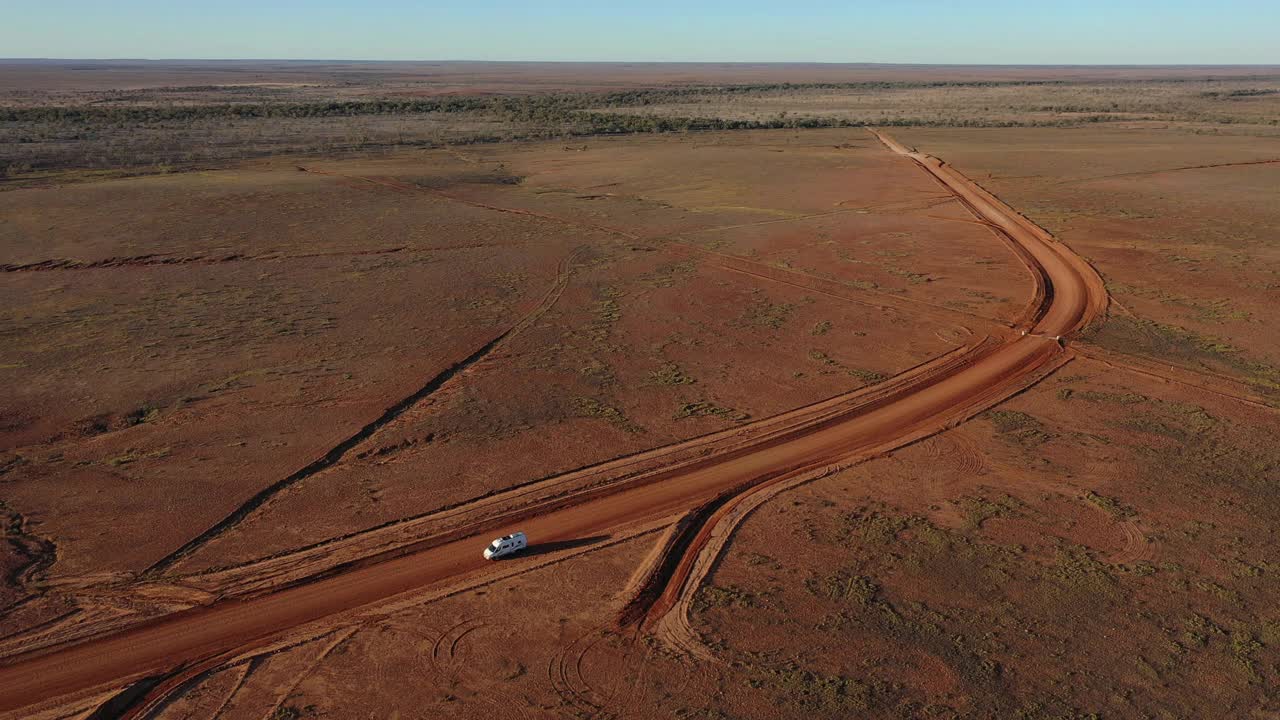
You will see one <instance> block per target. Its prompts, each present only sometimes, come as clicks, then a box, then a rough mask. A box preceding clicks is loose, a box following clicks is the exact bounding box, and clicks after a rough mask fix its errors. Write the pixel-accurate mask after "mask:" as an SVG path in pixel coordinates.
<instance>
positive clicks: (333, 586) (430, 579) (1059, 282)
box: [0, 136, 1106, 712]
mask: <svg viewBox="0 0 1280 720" xmlns="http://www.w3.org/2000/svg"><path fill="white" fill-rule="evenodd" d="M881 139H882V140H884V141H885V144H886V145H888V146H889V147H890V148H891V149H893V150H894V151H896V152H899V153H900V154H903V155H905V156H907V157H909V158H911V159H912V160H913V161H914V162H916V163H918V164H919V165H920V166H921V167H922V168H924V169H926V170H927V171H928V172H930V173H931V174H933V176H934V177H935V178H937V179H938V180H939V182H940V183H942V184H943V185H944V186H946V187H947V188H948V189H949V190H950V191H952V192H953V193H955V194H956V195H957V196H958V197H959V198H960V199H961V200H962V202H964V203H965V204H966V205H967V206H968V207H969V208H970V209H971V210H972V211H974V212H975V214H976V215H978V216H979V217H980V218H982V219H984V220H986V221H987V222H988V223H990V224H991V226H992V227H993V229H994V230H996V231H997V232H998V233H999V234H1001V235H1003V236H1004V237H1005V238H1006V239H1007V240H1009V241H1010V242H1011V243H1012V244H1013V245H1014V246H1016V248H1017V249H1018V250H1019V251H1020V254H1022V255H1023V258H1024V260H1025V261H1027V263H1028V266H1029V267H1030V268H1031V269H1032V271H1033V273H1035V274H1037V275H1038V276H1039V278H1040V279H1041V280H1042V282H1043V288H1044V293H1043V296H1044V297H1043V301H1042V302H1041V301H1040V298H1036V301H1037V302H1036V304H1037V305H1038V310H1037V311H1036V312H1035V313H1034V314H1033V316H1032V318H1030V322H1034V325H1032V326H1031V327H1029V328H1027V329H1028V331H1029V332H1028V334H1026V335H1025V336H1022V337H1018V338H1016V339H1014V340H1011V341H1008V342H1005V343H1003V344H995V345H977V346H975V347H974V348H973V349H972V350H971V351H970V352H969V354H968V355H967V356H966V357H965V358H964V361H963V362H958V363H950V364H947V365H946V366H945V367H944V368H943V369H942V370H940V371H938V372H923V373H920V374H918V375H917V376H915V377H913V378H912V379H911V380H910V381H909V382H907V383H904V384H903V385H902V386H901V387H900V388H899V389H898V390H897V391H896V392H894V393H892V394H890V395H888V396H887V397H885V398H883V399H880V400H878V401H877V402H874V403H870V404H868V405H867V406H864V407H862V408H859V409H857V410H855V411H852V412H850V413H848V414H845V415H838V416H836V417H833V418H829V419H826V420H824V421H822V422H818V423H815V424H812V425H806V426H803V427H800V428H796V429H794V430H793V431H791V432H789V433H786V434H784V435H782V436H779V437H774V438H771V439H769V440H768V441H767V442H764V443H761V444H760V445H757V446H754V447H748V448H745V449H741V450H737V451H733V452H729V453H725V454H722V455H718V456H711V457H708V458H707V459H706V460H704V461H701V462H698V463H694V464H692V465H690V466H687V467H684V468H680V469H678V470H672V471H669V472H666V473H662V474H661V475H660V476H659V479H660V481H657V482H654V481H653V480H652V479H650V480H649V481H647V482H645V483H644V484H642V485H632V486H626V485H623V486H621V487H620V488H619V489H618V491H617V492H614V493H612V494H609V495H606V496H603V497H595V498H592V499H588V500H586V501H584V502H580V503H577V504H574V505H569V506H567V507H563V508H560V509H556V510H553V511H550V512H548V513H546V514H543V515H541V516H538V517H535V518H533V519H526V520H521V521H520V527H519V529H522V530H524V531H525V532H527V533H528V534H529V536H530V537H531V538H532V539H533V542H534V544H535V545H537V544H547V543H554V542H557V541H572V540H579V541H581V540H582V539H584V538H591V537H594V536H600V535H605V534H608V533H610V532H613V531H617V530H619V529H621V528H623V527H626V526H628V525H634V524H636V523H640V522H644V521H648V520H654V519H657V518H663V517H668V516H672V515H674V514H677V513H680V512H683V511H686V510H688V509H689V508H691V507H695V506H698V505H700V504H702V503H705V502H707V501H709V500H711V499H713V498H716V497H718V496H721V495H723V494H724V493H726V492H731V491H734V490H746V489H748V488H751V487H754V486H758V485H761V484H764V483H766V482H768V481H769V480H771V479H776V478H778V477H780V476H783V475H787V474H791V473H794V472H796V471H803V470H806V469H810V468H816V467H822V466H824V465H827V464H830V463H833V462H836V461H838V460H840V459H841V458H845V457H848V456H850V455H853V454H857V453H863V452H867V451H872V450H875V449H879V448H886V449H887V448H888V447H893V446H895V445H896V444H901V442H903V440H904V439H909V438H914V437H919V436H920V435H921V434H922V433H926V432H930V431H932V430H935V429H938V428H939V427H941V426H943V425H945V424H946V423H947V422H949V421H951V420H953V419H954V418H956V417H963V416H965V414H966V412H972V411H973V408H975V407H982V406H985V405H986V404H988V403H990V402H991V401H992V400H993V398H997V399H998V398H1001V397H1004V396H1006V395H1008V394H1010V393H1011V392H1013V391H1014V389H1015V388H1017V387H1019V385H1018V383H1019V381H1022V380H1025V378H1027V377H1029V376H1031V375H1033V374H1034V373H1035V372H1036V371H1037V369H1040V368H1043V367H1044V366H1046V365H1047V364H1049V363H1051V362H1053V361H1054V360H1055V359H1057V357H1058V356H1059V354H1060V353H1061V352H1062V350H1061V347H1060V345H1059V343H1058V341H1057V340H1055V339H1051V338H1055V337H1057V336H1062V335H1066V334H1069V333H1071V332H1074V331H1076V330H1078V329H1080V328H1081V327H1083V326H1084V325H1085V324H1086V323H1088V322H1089V321H1090V320H1092V319H1093V318H1094V317H1096V316H1097V315H1098V314H1099V313H1100V312H1101V311H1102V309H1103V308H1104V307H1105V303H1106V293H1105V289H1104V288H1103V286H1102V282H1101V279H1100V278H1099V277H1098V276H1097V274H1096V273H1095V272H1094V271H1093V270H1092V268H1090V267H1089V266H1088V264H1087V263H1085V262H1084V261H1083V260H1082V259H1081V258H1080V257H1078V256H1077V255H1075V254H1074V253H1072V252H1071V251H1070V250H1069V249H1068V248H1066V247H1065V246H1063V245H1061V244H1060V243H1057V242H1056V241H1054V240H1053V239H1052V238H1051V237H1050V236H1049V235H1048V234H1047V233H1045V232H1044V231H1043V230H1041V229H1039V228H1038V227H1036V226H1035V225H1033V224H1032V223H1030V222H1029V221H1027V220H1026V219H1025V218H1022V217H1021V216H1020V215H1018V214H1017V213H1016V212H1014V211H1013V210H1012V209H1010V208H1008V207H1007V206H1005V205H1004V204H1003V203H1001V202H1000V201H999V200H997V199H996V198H994V197H993V196H991V195H989V194H988V193H986V192H985V191H983V190H981V189H980V188H978V187H977V186H976V185H974V184H973V183H972V182H970V181H969V180H967V179H966V178H964V177H963V176H960V175H959V174H958V173H956V172H955V171H953V170H951V169H950V168H949V167H948V166H946V165H945V164H944V163H942V162H940V161H938V160H936V159H934V158H930V157H927V156H923V155H918V154H915V153H911V152H909V151H907V150H906V149H905V148H903V147H901V146H900V145H897V144H896V143H895V142H893V141H892V140H891V139H889V138H885V137H883V136H882V138H881ZM512 529H516V528H512ZM488 539H489V538H488V537H483V536H478V535H477V536H469V537H465V538H463V539H459V540H454V541H451V542H447V543H444V544H440V545H437V546H435V547H429V548H427V549H423V550H421V551H418V552H415V553H412V554H407V555H402V556H400V557H395V558H392V559H388V560H386V561H383V562H377V563H369V564H364V565H355V566H351V567H350V568H349V569H346V570H342V571H339V572H335V573H333V574H329V575H327V576H325V577H321V578H317V579H314V580H311V581H309V582H303V583H300V584H297V585H293V586H290V587H285V588H282V589H280V590H277V591H275V592H271V593H269V594H265V595H262V596H258V597H254V598H249V599H230V600H224V601H220V602H217V603H215V604H213V605H210V606H207V607H203V608H199V609H195V610H191V611H188V612H184V613H180V614H176V615H172V616H169V617H167V618H161V619H159V620H156V621H152V622H149V623H146V624H143V625H141V626H138V627H134V628H131V629H128V630H125V631H123V632H119V633H115V634H112V635H108V636H103V637H99V638H95V639H91V640H88V641H85V642H82V643H79V644H75V645H71V646H68V647H64V648H55V649H52V650H50V651H48V652H44V653H41V654H37V655H35V656H33V657H22V656H20V657H18V658H16V659H15V660H13V661H11V662H10V663H8V664H7V665H5V666H3V667H0V712H12V711H15V710H18V709H20V708H23V707H26V706H29V705H32V704H35V703H41V702H47V701H49V700H51V699H54V698H58V697H62V696H66V695H70V694H81V693H86V692H89V691H92V690H95V689H96V690H99V691H101V690H107V689H110V688H112V687H119V686H121V685H123V684H125V683H127V682H129V681H131V680H135V679H138V678H142V677H147V676H153V675H157V674H161V673H166V672H169V671H172V670H174V669H175V668H178V667H181V666H188V665H191V664H195V663H199V662H201V661H206V660H208V659H210V658H212V657H215V656H218V655H223V654H226V653H229V652H233V651H237V650H247V649H250V648H252V647H255V646H258V645H262V644H264V643H267V642H269V641H271V640H273V639H275V638H279V637H281V636H283V635H286V634H288V633H289V632H291V631H296V630H297V629H298V628H299V627H300V626H303V625H306V624H308V623H312V622H315V621H319V620H322V619H325V618H336V617H337V616H340V615H341V614H342V613H344V612H349V611H352V610H355V609H358V608H362V607H366V606H369V605H373V604H377V603H381V602H385V601H387V600H389V599H392V598H395V597H397V596H402V595H405V594H407V593H412V592H415V591H421V590H423V589H425V588H438V587H442V586H449V585H451V584H455V583H460V582H462V581H463V580H464V579H466V578H469V577H474V576H476V575H478V574H480V573H483V572H484V571H485V570H486V568H487V567H491V566H488V565H487V564H486V561H484V560H483V559H481V556H480V551H481V550H482V549H483V546H484V544H485V542H486V541H487V540H488ZM505 562H509V563H520V562H522V560H521V559H520V558H516V559H513V560H509V561H505Z"/></svg>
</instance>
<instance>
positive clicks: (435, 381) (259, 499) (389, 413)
mask: <svg viewBox="0 0 1280 720" xmlns="http://www.w3.org/2000/svg"><path fill="white" fill-rule="evenodd" d="M581 252H582V250H581V249H578V250H574V251H573V252H572V253H570V254H569V256H568V257H567V258H565V259H564V260H562V261H561V263H560V266H559V267H558V268H557V271H556V279H555V282H554V283H553V284H552V286H551V289H550V290H548V291H547V293H546V295H544V296H543V298H542V300H541V301H540V302H539V303H538V304H537V305H536V306H535V307H534V308H533V309H532V310H530V311H529V312H528V313H526V314H525V315H524V317H522V318H521V319H520V321H519V322H517V323H516V324H515V325H512V326H511V327H510V328H508V329H507V330H504V331H503V332H502V333H501V334H499V335H498V336H497V337H495V338H493V339H492V340H490V341H489V342H487V343H485V344H484V345H481V346H480V347H479V348H477V349H476V350H475V351H473V352H472V353H471V354H470V355H468V356H466V357H465V358H463V359H461V360H459V361H457V362H455V363H453V364H452V365H450V366H448V367H447V368H445V369H444V370H442V371H440V372H439V373H437V374H436V375H435V376H433V377H432V378H431V379H429V380H428V381H427V382H426V384H424V385H422V386H421V387H419V388H418V389H417V390H415V391H414V392H413V393H411V394H409V395H408V396H406V397H404V398H402V399H401V400H400V401H399V402H397V403H395V404H394V405H392V406H391V407H389V408H387V409H386V410H384V411H383V412H382V414H381V415H379V416H378V417H377V418H375V419H374V420H372V421H371V422H369V423H366V424H365V425H364V426H363V427H361V428H360V429H359V430H357V431H356V432H355V433H354V434H352V435H350V436H348V437H347V438H346V439H345V440H343V441H342V442H340V443H338V444H337V445H335V446H333V447H332V448H330V449H329V451H328V452H326V453H325V454H324V455H322V456H321V457H319V458H318V459H316V460H314V461H312V462H311V463H310V464H309V465H307V466H306V467H303V468H302V469H300V470H297V471H296V472H294V473H292V474H291V475H289V476H288V477H285V478H283V479H281V480H277V481H276V482H274V483H272V484H271V485H268V486H267V487H265V488H263V489H262V490H260V491H258V492H257V493H255V494H254V495H253V496H251V497H250V498H249V499H248V500H245V501H244V502H242V503H241V504H240V505H239V506H238V507H236V509H235V510H233V511H232V512H231V513H230V514H228V515H227V516H226V517H224V518H223V519H222V520H219V521H218V522H217V523H215V524H214V525H213V526H211V527H210V528H209V529H207V530H205V531H204V532H202V533H200V534H199V535H197V536H196V537H195V538H192V539H191V540H190V541H188V542H187V543H186V544H184V545H183V546H182V547H180V548H178V549H177V550H175V551H173V552H172V553H170V554H168V555H166V556H165V557H163V558H161V559H159V560H157V561H156V562H154V563H152V564H151V566H150V567H148V568H147V569H146V570H145V571H144V572H143V576H155V575H159V574H162V573H164V572H166V571H167V570H169V569H170V568H172V567H173V566H174V565H175V564H177V563H178V562H180V561H181V560H183V559H185V558H187V557H189V556H190V555H192V554H193V553H195V552H197V551H199V550H200V549H201V548H203V547H204V546H206V545H208V544H209V543H210V542H212V541H213V540H215V539H216V538H218V537H219V536H221V535H222V534H223V533H225V532H227V531H228V530H230V529H232V528H234V527H236V526H238V525H239V524H240V523H242V522H244V521H245V520H246V519H247V518H249V517H250V516H251V515H253V514H254V513H255V512H256V511H257V510H258V509H259V508H261V507H262V506H263V505H266V504H267V503H268V502H269V501H270V500H272V499H273V498H274V497H276V496H277V495H279V494H280V493H281V492H283V491H284V490H287V489H288V488H290V487H293V486H295V485H297V484H298V483H300V482H302V481H304V480H306V479H307V478H310V477H312V476H313V475H316V474H318V473H320V472H323V471H324V470H327V469H329V468H330V467H333V466H334V465H336V464H337V463H338V462H340V461H341V460H342V459H343V458H344V457H346V456H347V454H348V453H350V452H351V451H352V450H354V449H355V448H356V447H358V446H360V445H361V444H362V443H364V441H366V440H368V439H369V438H371V437H373V435H374V434H376V433H377V432H378V431H379V430H381V429H382V428H384V427H386V426H387V425H388V424H390V423H392V422H394V421H395V420H396V419H398V418H399V417H400V416H401V415H403V414H404V413H405V412H406V411H408V410H410V409H411V408H413V407H414V406H416V405H417V404H419V403H421V402H422V401H424V400H425V399H427V398H428V397H430V396H431V395H432V394H433V393H435V392H436V391H437V390H438V389H440V388H441V387H442V386H443V385H444V384H445V383H447V382H448V381H449V380H451V379H452V378H453V377H454V376H456V375H458V374H459V373H461V372H463V371H465V370H466V369H467V368H468V367H470V366H472V365H474V364H475V363H477V362H479V361H480V360H482V359H484V357H485V356H486V355H488V354H489V353H491V352H493V350H494V349H496V348H497V347H499V346H500V345H501V344H502V343H503V342H504V341H506V340H508V339H510V338H511V337H514V336H515V335H517V334H519V333H520V332H521V331H523V330H524V329H525V328H527V327H529V326H530V325H531V324H533V323H534V322H535V321H536V320H537V319H538V318H540V317H542V315H543V314H545V313H546V312H547V311H548V310H550V309H551V307H552V306H553V305H555V303H556V302H557V301H558V300H559V299H560V296H561V295H562V294H563V293H564V289H565V287H567V286H568V284H569V277H570V274H571V269H572V265H573V263H574V261H575V260H576V259H577V258H578V257H579V255H580V254H581Z"/></svg>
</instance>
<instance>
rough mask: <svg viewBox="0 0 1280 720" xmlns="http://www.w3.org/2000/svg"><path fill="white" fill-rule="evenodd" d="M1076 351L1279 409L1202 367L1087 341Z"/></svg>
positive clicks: (1243, 385)
mask: <svg viewBox="0 0 1280 720" xmlns="http://www.w3.org/2000/svg"><path fill="white" fill-rule="evenodd" d="M1076 351H1077V352H1078V353H1079V355H1080V356H1081V357H1083V358H1086V359H1088V360H1092V361H1093V362H1097V363H1100V364H1102V365H1106V366H1107V367H1109V368H1113V369H1121V370H1128V371H1129V372H1133V373H1137V374H1139V375H1145V376H1147V377H1152V378H1155V379H1157V380H1162V381H1164V382H1171V383H1176V384H1178V385H1183V386H1185V387H1189V388H1192V389H1193V390H1200V391H1203V392H1207V393H1209V394H1211V395H1217V396H1219V397H1223V398H1227V399H1229V400H1235V401H1236V402H1240V403H1244V404H1245V405H1249V406H1252V407H1256V408H1260V409H1263V410H1270V411H1272V412H1276V411H1280V406H1277V405H1276V404H1275V403H1276V402H1277V400H1276V399H1272V400H1270V401H1268V399H1267V398H1266V397H1263V396H1261V395H1257V394H1255V393H1254V392H1253V391H1254V388H1253V387H1252V386H1250V385H1249V384H1248V383H1246V382H1244V381H1241V380H1238V379H1236V378H1232V377H1228V376H1226V375H1219V374H1218V373H1214V372H1210V371H1208V370H1205V369H1203V368H1201V369H1193V368H1189V367H1186V366H1184V365H1175V364H1173V363H1170V362H1160V361H1156V360H1153V359H1151V358H1147V357H1143V356H1141V355H1129V354H1126V353H1120V352H1116V351H1114V350H1107V349H1105V348H1102V347H1100V346H1098V345H1094V344H1092V343H1089V342H1082V343H1079V344H1078V345H1077V346H1076Z"/></svg>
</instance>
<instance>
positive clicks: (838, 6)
mask: <svg viewBox="0 0 1280 720" xmlns="http://www.w3.org/2000/svg"><path fill="white" fill-rule="evenodd" d="M0 57H58V58H123V57H128V58H308V59H349V60H357V59H370V60H632V61H770V62H782V61H788V62H884V63H996V64H1042V63H1049V64H1059V63H1062V64H1130V63H1135V64H1143V63H1154V64H1218V63H1223V64H1228V63H1245V64H1275V63H1280V0H1216V1H1214V0H969V1H968V2H960V1H952V0H873V1H872V0H868V1H862V0H853V1H848V2H827V1H825V0H791V1H790V2H788V1H787V0H773V1H771V2H761V1H759V0H734V1H726V0H682V1H675V0H649V1H648V2H624V1H622V0H595V1H594V2H574V1H570V0H542V1H540V0H453V1H451V2H413V1H411V0H365V1H364V2H360V1H357V0H346V1H343V2H339V1H337V0H309V1H304V0H287V1H285V2H268V1H266V0H262V1H259V2H252V1H249V0H223V1H221V2H199V3H197V2H191V1H190V0H36V1H35V2H32V0H0Z"/></svg>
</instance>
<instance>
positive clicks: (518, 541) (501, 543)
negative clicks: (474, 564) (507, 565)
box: [484, 532, 529, 560]
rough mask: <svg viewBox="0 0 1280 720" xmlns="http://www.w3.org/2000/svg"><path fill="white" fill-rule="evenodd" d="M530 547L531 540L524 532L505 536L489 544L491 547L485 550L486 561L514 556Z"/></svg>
mask: <svg viewBox="0 0 1280 720" xmlns="http://www.w3.org/2000/svg"><path fill="white" fill-rule="evenodd" d="M527 547H529V539H528V538H526V537H525V535H524V533H522V532H514V533H511V534H510V535H503V536H502V537H500V538H497V539H495V540H494V541H493V542H491V543H489V547H487V548H485V549H484V559H485V560H497V559H498V558H501V557H506V556H508V555H514V554H515V553H518V552H520V551H521V550H523V549H525V548H527Z"/></svg>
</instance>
